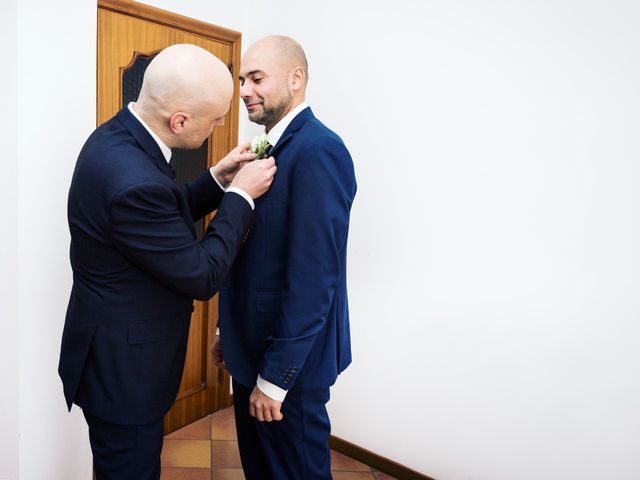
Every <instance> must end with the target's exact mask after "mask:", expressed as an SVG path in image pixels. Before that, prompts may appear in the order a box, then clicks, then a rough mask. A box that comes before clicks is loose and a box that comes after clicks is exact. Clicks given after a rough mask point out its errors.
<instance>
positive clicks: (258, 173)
mask: <svg viewBox="0 0 640 480" xmlns="http://www.w3.org/2000/svg"><path fill="white" fill-rule="evenodd" d="M276 170H277V167H276V161H275V159H274V158H273V157H269V158H265V159H263V160H254V161H253V162H250V163H247V164H246V165H244V166H243V167H242V168H241V169H240V171H238V173H236V176H235V178H234V179H233V182H231V185H230V186H231V187H236V188H239V189H241V190H244V191H245V192H247V193H248V194H249V195H250V196H251V198H253V199H256V198H258V197H259V196H260V195H262V194H263V193H265V192H266V191H267V190H269V187H270V186H271V182H273V176H274V175H275V174H276Z"/></svg>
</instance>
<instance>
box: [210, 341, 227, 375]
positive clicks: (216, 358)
mask: <svg viewBox="0 0 640 480" xmlns="http://www.w3.org/2000/svg"><path fill="white" fill-rule="evenodd" d="M211 356H212V357H213V364H214V365H215V366H216V367H217V368H221V369H224V368H226V367H225V366H224V359H223V358H222V347H221V346H220V336H219V335H216V339H215V340H214V341H213V345H211Z"/></svg>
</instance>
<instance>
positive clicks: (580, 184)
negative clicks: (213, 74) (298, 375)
mask: <svg viewBox="0 0 640 480" xmlns="http://www.w3.org/2000/svg"><path fill="white" fill-rule="evenodd" d="M151 3H152V4H153V5H155V6H158V7H160V8H166V9H169V10H172V11H175V12H178V13H182V14H185V15H189V16H193V17H196V18H200V19H202V20H206V21H210V22H212V23H217V24H220V25H223V26H226V27H230V28H235V29H237V30H240V31H242V32H243V33H244V42H243V44H244V45H245V46H247V45H249V44H250V43H251V42H252V41H253V40H255V39H256V38H259V37H260V36H262V35H264V34H267V33H285V34H289V35H292V36H294V37H296V38H297V39H298V40H300V42H301V43H302V44H303V45H304V46H305V48H306V50H307V54H308V57H309V60H310V64H311V83H310V85H309V95H308V99H309V101H310V103H311V104H312V106H313V108H314V110H315V112H316V114H317V115H318V116H319V117H320V118H321V119H322V120H323V121H325V122H326V123H327V124H328V125H329V126H331V127H333V128H334V129H335V130H336V131H337V132H339V133H340V134H341V135H342V136H343V138H344V139H345V141H346V142H347V144H348V146H349V147H350V150H351V152H352V154H353V157H354V159H355V163H356V172H357V176H358V183H359V191H358V196H357V199H356V204H355V205H354V210H353V217H352V227H351V238H350V242H351V243H350V265H349V275H350V279H349V280H350V300H351V312H352V323H353V325H352V330H353V349H354V364H353V365H352V366H351V367H350V369H349V370H348V371H347V372H346V373H345V374H344V376H343V377H342V378H341V379H340V380H339V382H338V384H337V385H336V387H335V388H334V389H333V391H332V401H331V404H330V411H331V415H332V419H333V427H334V433H335V434H336V435H338V436H340V437H342V438H345V439H347V440H349V441H351V442H354V443H356V444H359V445H361V446H363V447H366V448H369V449H370V450H373V451H374V452H377V453H380V454H383V455H386V456H388V457H390V458H392V459H394V460H397V461H399V462H401V463H404V464H406V465H408V466H410V467H413V468H415V469H417V470H420V471H422V472H424V473H427V474H429V475H432V476H434V477H436V478H438V479H439V480H463V479H464V480H470V479H483V480H484V479H491V480H503V479H504V480H512V479H514V478H517V479H518V480H528V479H536V480H538V479H540V478H543V479H545V480H556V479H557V480H566V479H575V478H580V479H582V480H590V479H594V480H595V479H600V478H615V479H616V480H627V479H628V480H632V479H633V480H635V479H636V478H638V476H640V461H638V458H640V451H639V450H640V446H639V445H638V441H637V439H638V438H639V437H640V412H639V411H638V408H637V405H638V404H640V386H639V384H638V380H637V379H638V377H639V375H638V373H639V372H638V370H639V367H638V365H640V352H639V351H638V348H637V344H638V338H639V336H640V325H638V322H637V319H638V317H639V314H640V296H639V295H638V291H637V290H638V289H637V285H638V280H640V279H639V278H638V277H639V274H638V272H639V271H640V253H639V252H638V249H637V247H636V245H637V244H638V243H639V240H640V238H639V237H640V227H639V226H638V205H639V204H640V193H638V191H637V188H635V187H636V184H637V183H638V177H639V173H640V171H639V170H640V167H639V165H638V162H637V159H638V158H639V157H640V155H639V154H640V132H639V130H640V123H639V122H638V114H637V112H638V111H639V110H640V109H639V107H640V94H639V93H638V87H637V86H638V85H639V84H640V82H639V80H640V66H639V65H638V62H637V59H636V57H637V45H638V44H639V42H640V29H639V28H638V26H639V25H638V19H639V14H640V7H639V6H637V4H636V3H634V2H630V1H624V0H610V1H608V2H604V0H600V1H593V0H592V1H586V2H574V1H571V0H556V1H554V2H545V1H539V2H507V1H500V0H482V1H480V2H478V1H471V0H467V1H458V2H417V1H411V0H396V1H394V2H382V1H377V2H375V1H374V2H364V1H363V0H359V1H353V2H338V1H337V0H327V1H325V2H316V3H309V2H307V3H305V5H304V7H303V8H300V4H299V2H293V1H291V0H277V1H274V2H270V3H269V4H268V5H267V4H263V3H262V2H252V1H249V0H244V1H243V2H241V3H240V4H238V3H235V2H234V3H220V4H219V5H217V4H215V3H213V4H212V3H211V2H207V1H204V0H182V1H179V0H163V1H160V0H154V1H153V2H151ZM53 8H54V7H52V6H49V4H47V3H46V2H44V1H43V0H36V1H32V2H30V5H24V4H23V5H20V11H19V12H20V16H21V18H20V23H19V28H20V31H19V39H20V42H21V44H20V48H19V52H20V59H21V63H20V66H19V81H20V85H21V91H20V95H19V106H20V112H21V115H20V118H19V125H20V135H19V147H20V152H19V155H18V158H19V164H20V175H19V192H20V196H19V198H20V205H19V208H18V213H19V218H20V227H19V237H18V239H19V242H20V254H19V261H20V277H19V278H20V283H19V287H20V292H19V297H18V298H19V305H18V306H17V307H15V306H14V307H15V308H14V311H15V310H17V308H18V307H19V314H20V315H19V319H20V323H19V324H20V329H21V332H20V333H21V337H20V338H21V339H20V344H19V348H20V356H19V358H20V399H21V407H20V430H21V434H22V436H21V440H20V468H21V475H20V478H21V479H23V480H24V479H28V480H31V479H40V478H51V477H52V474H51V472H56V473H55V474H54V476H55V478H60V479H75V478H89V477H88V476H87V475H88V474H87V475H85V473H86V472H88V470H89V469H90V456H89V453H88V442H87V440H86V432H85V427H84V424H83V421H82V419H81V418H79V416H78V415H77V414H78V412H77V411H76V412H75V414H72V415H71V416H70V417H69V416H68V415H67V414H66V412H65V411H64V405H63V400H62V392H61V387H60V383H59V380H58V378H57V375H56V372H55V367H56V365H57V354H58V348H59V339H60V332H61V329H62V323H63V318H64V308H65V305H66V300H67V296H68V291H69V287H70V269H69V266H68V255H67V248H68V233H67V227H66V221H65V211H64V203H65V201H66V191H67V188H68V183H69V179H70V175H71V171H72V168H73V163H74V160H75V156H76V155H77V152H78V150H79V148H80V145H81V144H82V142H83V141H84V138H85V137H86V136H87V134H88V133H89V132H90V131H91V129H92V127H93V124H94V120H95V111H94V104H95V102H94V95H95V90H94V88H95V87H94V82H95V78H94V71H95V43H94V42H95V40H94V39H95V5H92V4H91V2H83V1H81V0H74V1H73V5H71V6H70V7H69V8H68V12H69V13H68V15H69V16H68V17H67V20H65V21H68V22H69V23H68V25H67V27H66V28H65V25H64V24H63V23H62V21H63V20H62V17H56V18H59V19H60V20H59V22H60V23H57V24H55V25H54V24H53V23H48V22H46V19H47V18H53V12H52V9H53ZM71 26H73V28H71ZM72 32H73V33H72ZM32 37H39V38H32ZM42 38H45V39H47V47H48V52H49V53H51V52H56V53H57V56H56V55H51V54H49V55H45V56H44V57H43V58H42V61H43V62H44V64H45V65H44V71H47V72H49V73H48V74H47V75H46V80H44V78H45V77H43V76H42V74H41V71H40V70H38V69H36V67H35V64H33V65H32V64H31V62H29V61H27V60H29V59H31V58H33V57H35V56H36V55H37V53H38V51H39V50H38V49H39V48H40V44H39V43H38V41H40V43H41V39H42ZM75 72H79V75H78V80H76V81H73V82H72V81H71V79H72V78H74V76H75ZM244 116H245V111H244V109H243V107H241V117H243V118H244ZM254 132H255V129H254V128H253V127H249V126H248V125H247V124H246V122H244V121H243V123H242V125H241V135H240V136H241V139H242V138H248V137H249V136H251V135H250V134H253V133H254ZM36 139H37V141H36ZM9 168H11V167H9ZM3 193H4V192H3ZM4 242H8V243H7V244H8V245H9V246H11V242H12V240H11V238H3V246H4V245H5V243H4ZM14 243H15V241H14ZM10 268H14V269H15V268H17V266H15V265H14V266H13V267H10ZM10 271H11V269H9V272H10ZM2 275H3V279H7V278H10V277H9V276H10V273H9V274H7V273H5V272H3V273H2ZM3 318H4V317H3ZM10 328H11V325H10ZM14 330H15V328H14ZM3 358H4V357H3ZM7 358H10V357H7ZM3 377H4V374H3ZM3 381H4V378H3ZM11 382H12V380H11V378H9V382H8V384H9V387H11ZM14 383H15V382H14ZM14 390H15V388H14ZM43 399H46V401H44V400H43ZM0 438H1V439H3V441H4V438H5V437H4V436H3V437H0ZM9 443H10V442H9ZM36 458H37V459H38V461H37V462H35V461H33V460H34V459H36ZM72 459H73V461H72ZM74 461H75V462H76V463H74ZM7 465H8V468H9V469H11V468H12V467H11V462H7ZM0 466H1V467H2V468H5V462H4V460H3V462H2V463H0ZM7 471H8V472H11V470H7ZM44 472H48V475H44ZM2 474H4V472H2V471H0V478H1V475H2ZM9 475H11V473H10V474H9ZM56 475H57V476H56Z"/></svg>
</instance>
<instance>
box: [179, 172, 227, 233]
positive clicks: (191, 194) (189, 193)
mask: <svg viewBox="0 0 640 480" xmlns="http://www.w3.org/2000/svg"><path fill="white" fill-rule="evenodd" d="M182 193H183V195H184V196H185V198H186V199H187V202H188V204H189V210H190V211H191V217H192V218H193V221H194V222H197V221H198V220H200V219H201V218H202V217H204V216H205V215H207V214H208V213H211V212H212V211H214V210H215V209H216V208H218V205H220V201H221V200H222V196H223V195H224V191H223V190H222V189H221V188H220V186H219V185H218V182H216V181H215V180H214V179H213V176H212V175H211V172H210V171H209V169H207V170H205V171H204V172H203V173H202V174H201V175H200V176H199V177H198V178H196V179H195V180H193V181H192V182H190V183H187V184H186V185H184V186H183V187H182Z"/></svg>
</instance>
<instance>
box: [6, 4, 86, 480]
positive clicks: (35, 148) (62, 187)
mask: <svg viewBox="0 0 640 480" xmlns="http://www.w3.org/2000/svg"><path fill="white" fill-rule="evenodd" d="M18 15H19V23H18V42H19V49H18V53H19V65H18V67H19V68H18V82H19V86H20V88H19V95H18V105H19V116H18V126H19V134H18V147H19V153H18V162H19V168H20V170H19V181H18V189H19V206H18V214H19V218H20V225H19V228H18V240H19V255H18V260H19V264H20V270H19V275H18V287H19V293H18V301H19V308H20V316H19V319H20V341H19V350H20V353H19V362H20V387H19V391H20V409H19V422H20V452H19V463H20V478H21V479H25V480H36V479H45V478H46V479H54V480H57V479H59V480H75V479H89V478H91V457H90V451H89V444H88V437H87V433H86V427H85V426H84V419H83V418H82V414H81V412H80V410H79V409H74V411H73V413H72V414H71V415H69V414H68V413H67V412H66V406H65V404H64V399H63V395H62V384H61V382H60V379H59V378H58V374H57V367H58V355H59V352H60V339H61V334H62V326H63V323H64V315H65V309H66V305H67V301H68V298H69V291H70V287H71V268H70V266H69V233H68V228H67V225H66V198H67V191H68V188H69V183H70V180H71V173H72V171H73V166H74V163H75V159H76V157H77V155H78V152H79V150H80V148H81V146H82V144H83V143H84V140H85V139H86V137H87V136H88V135H89V133H91V131H92V130H93V128H94V127H95V38H96V26H95V17H96V5H95V4H94V3H93V2H86V1H85V0H72V1H68V2H66V4H65V12H64V16H63V15H61V12H60V8H59V5H57V4H56V3H55V2H48V1H44V0H32V1H30V2H21V3H20V4H19V7H18ZM52 19H58V20H57V21H55V22H54V21H52Z"/></svg>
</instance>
